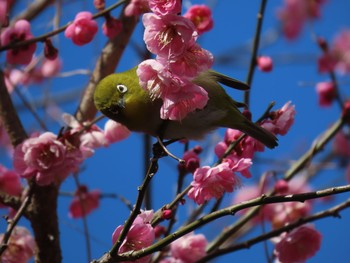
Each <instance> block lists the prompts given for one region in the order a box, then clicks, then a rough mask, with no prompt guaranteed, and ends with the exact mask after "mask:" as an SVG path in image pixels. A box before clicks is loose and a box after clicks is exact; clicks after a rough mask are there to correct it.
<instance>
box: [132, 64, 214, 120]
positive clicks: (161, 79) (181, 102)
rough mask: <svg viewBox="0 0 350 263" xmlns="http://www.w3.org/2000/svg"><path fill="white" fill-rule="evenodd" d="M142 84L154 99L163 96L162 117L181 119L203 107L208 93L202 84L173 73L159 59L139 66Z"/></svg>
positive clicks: (138, 71) (138, 70)
mask: <svg viewBox="0 0 350 263" xmlns="http://www.w3.org/2000/svg"><path fill="white" fill-rule="evenodd" d="M137 74H138V76H139V81H140V85H141V87H142V88H144V89H146V90H148V91H149V92H150V96H151V98H153V99H157V98H162V99H163V105H162V107H161V109H160V116H161V118H162V119H170V120H181V119H183V118H184V117H186V115H187V114H188V113H189V112H192V111H194V110H195V109H203V108H204V107H205V105H206V104H207V101H208V99H209V98H208V93H207V92H206V91H205V90H204V89H203V88H202V87H200V86H198V85H195V84H193V83H192V82H190V81H188V80H186V79H181V78H180V77H178V76H176V75H173V74H172V73H171V72H170V71H169V70H167V69H166V67H165V66H164V65H163V64H162V63H160V62H159V61H157V60H154V59H149V60H145V61H143V62H142V63H141V64H140V65H139V66H138V68H137Z"/></svg>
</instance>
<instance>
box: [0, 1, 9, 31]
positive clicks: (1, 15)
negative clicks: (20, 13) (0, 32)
mask: <svg viewBox="0 0 350 263" xmlns="http://www.w3.org/2000/svg"><path fill="white" fill-rule="evenodd" d="M8 23H9V21H8V1H7V0H0V28H1V27H4V26H6V25H8Z"/></svg>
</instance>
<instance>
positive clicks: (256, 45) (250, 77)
mask: <svg viewBox="0 0 350 263" xmlns="http://www.w3.org/2000/svg"><path fill="white" fill-rule="evenodd" d="M266 4H267V0H261V4H260V9H259V13H258V17H257V19H258V20H257V23H256V29H255V35H254V41H253V46H252V54H251V58H250V64H249V70H248V74H247V79H246V83H247V84H248V86H250V87H251V85H252V81H253V76H254V71H255V68H256V58H257V54H258V49H259V42H260V37H261V28H262V22H263V17H264V13H265V7H266ZM249 101H250V90H247V91H245V92H244V103H245V104H246V105H247V108H249Z"/></svg>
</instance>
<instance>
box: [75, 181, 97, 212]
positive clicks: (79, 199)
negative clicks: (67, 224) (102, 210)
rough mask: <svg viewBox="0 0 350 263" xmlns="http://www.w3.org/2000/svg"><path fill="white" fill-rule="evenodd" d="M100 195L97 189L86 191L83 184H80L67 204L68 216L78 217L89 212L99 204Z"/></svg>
mask: <svg viewBox="0 0 350 263" xmlns="http://www.w3.org/2000/svg"><path fill="white" fill-rule="evenodd" d="M100 196H101V194H100V191H99V190H93V191H88V188H87V187H86V186H85V185H82V186H80V187H79V188H78V189H77V190H76V191H75V193H74V198H73V200H72V202H71V203H70V205H69V216H70V217H72V218H80V217H84V216H86V215H88V214H90V213H91V212H92V211H94V210H95V209H96V208H98V207H99V206H100Z"/></svg>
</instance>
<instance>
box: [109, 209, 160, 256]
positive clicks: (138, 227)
mask: <svg viewBox="0 0 350 263" xmlns="http://www.w3.org/2000/svg"><path fill="white" fill-rule="evenodd" d="M152 218H153V211H152V210H148V211H143V212H142V213H140V214H139V215H138V216H137V217H136V219H135V221H134V222H133V224H132V226H131V228H130V230H129V232H128V234H127V236H126V238H125V239H124V241H123V243H122V245H121V247H120V248H119V251H118V253H124V252H128V251H138V250H141V249H143V248H146V247H148V246H150V245H152V243H153V241H154V239H155V233H154V229H153V227H152V226H151V224H150V222H151V220H152ZM123 228H124V226H122V225H120V226H118V227H117V228H116V229H115V230H114V232H113V234H112V242H113V244H114V243H115V242H116V241H117V240H118V237H119V236H120V233H121V232H122V230H123ZM149 259H150V256H146V257H143V258H140V259H137V260H135V261H133V262H136V263H146V262H149Z"/></svg>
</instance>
